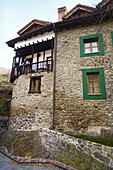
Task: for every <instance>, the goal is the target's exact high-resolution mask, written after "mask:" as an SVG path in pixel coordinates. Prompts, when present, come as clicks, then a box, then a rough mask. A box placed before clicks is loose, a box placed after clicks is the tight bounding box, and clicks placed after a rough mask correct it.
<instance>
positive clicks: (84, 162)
mask: <svg viewBox="0 0 113 170" xmlns="http://www.w3.org/2000/svg"><path fill="white" fill-rule="evenodd" d="M41 136H42V144H43V146H44V147H45V148H46V150H48V151H49V152H50V153H51V154H52V155H54V159H55V160H57V161H59V162H62V163H65V164H67V165H70V166H72V167H74V168H78V169H80V170H93V169H94V170H95V169H96V170H100V169H102V170H104V169H105V170H106V169H108V170H111V169H113V147H107V146H104V145H100V144H97V143H94V142H90V141H85V140H82V139H77V138H74V137H70V136H67V135H65V134H62V133H59V132H55V131H51V130H49V129H42V132H41ZM51 159H52V158H51Z"/></svg>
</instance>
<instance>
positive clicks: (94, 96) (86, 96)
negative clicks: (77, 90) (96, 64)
mask: <svg viewBox="0 0 113 170" xmlns="http://www.w3.org/2000/svg"><path fill="white" fill-rule="evenodd" d="M88 73H99V76H100V88H101V94H88V90H87V74H88ZM82 77H83V99H84V100H96V99H97V100H98V99H107V96H106V87H105V78H104V68H91V69H83V70H82Z"/></svg>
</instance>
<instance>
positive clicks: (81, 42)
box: [79, 33, 104, 57]
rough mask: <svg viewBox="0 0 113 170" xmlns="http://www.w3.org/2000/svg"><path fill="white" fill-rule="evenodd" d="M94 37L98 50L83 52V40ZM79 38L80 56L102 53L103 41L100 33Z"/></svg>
mask: <svg viewBox="0 0 113 170" xmlns="http://www.w3.org/2000/svg"><path fill="white" fill-rule="evenodd" d="M95 38H97V39H98V42H99V50H100V51H99V52H96V53H88V54H85V53H84V40H90V39H95ZM79 40H80V57H88V56H98V55H104V43H103V36H102V33H100V34H93V35H87V36H83V37H80V38H79Z"/></svg>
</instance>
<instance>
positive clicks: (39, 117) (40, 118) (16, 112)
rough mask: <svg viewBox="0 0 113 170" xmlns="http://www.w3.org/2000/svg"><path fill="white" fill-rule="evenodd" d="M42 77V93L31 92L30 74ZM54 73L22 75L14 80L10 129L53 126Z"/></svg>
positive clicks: (32, 128)
mask: <svg viewBox="0 0 113 170" xmlns="http://www.w3.org/2000/svg"><path fill="white" fill-rule="evenodd" d="M38 75H39V76H40V75H41V76H42V77H41V93H34V94H30V93H29V86H30V76H38ZM52 98H53V73H52V72H49V73H47V72H42V73H41V74H39V73H33V74H27V75H22V76H20V77H19V78H18V79H16V80H15V82H14V88H13V95H12V101H11V116H10V123H9V129H11V128H13V129H15V130H36V129H38V128H40V127H47V128H50V127H51V126H52V109H53V106H52V103H53V102H52Z"/></svg>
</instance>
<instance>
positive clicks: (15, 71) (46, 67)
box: [10, 59, 53, 82]
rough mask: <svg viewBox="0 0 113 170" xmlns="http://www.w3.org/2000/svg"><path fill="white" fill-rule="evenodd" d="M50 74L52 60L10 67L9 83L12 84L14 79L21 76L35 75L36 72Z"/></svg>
mask: <svg viewBox="0 0 113 170" xmlns="http://www.w3.org/2000/svg"><path fill="white" fill-rule="evenodd" d="M50 71H51V72H52V71H53V60H52V59H51V60H49V61H48V60H47V61H41V62H36V63H32V64H26V65H21V66H14V67H12V72H11V78H10V82H14V80H15V79H16V78H18V77H19V76H21V75H23V74H28V73H36V72H50Z"/></svg>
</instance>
